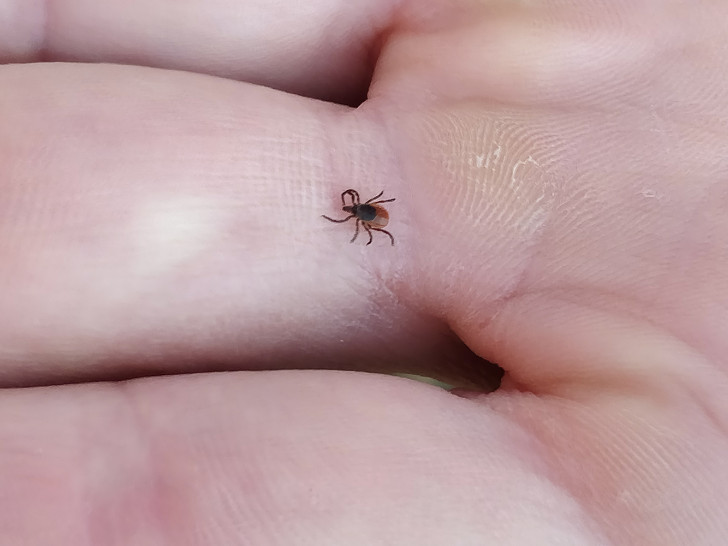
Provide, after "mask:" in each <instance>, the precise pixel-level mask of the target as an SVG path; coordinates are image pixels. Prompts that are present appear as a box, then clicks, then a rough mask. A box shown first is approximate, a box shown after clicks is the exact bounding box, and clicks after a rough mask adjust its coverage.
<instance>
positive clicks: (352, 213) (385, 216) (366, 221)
mask: <svg viewBox="0 0 728 546" xmlns="http://www.w3.org/2000/svg"><path fill="white" fill-rule="evenodd" d="M383 193H384V191H380V192H379V194H378V195H375V196H374V197H372V198H371V199H369V200H368V201H365V202H364V203H362V202H361V200H360V199H359V193H358V192H357V191H355V190H346V191H345V192H343V193H342V194H341V204H342V207H341V210H343V211H344V212H348V213H349V216H347V217H346V218H344V219H343V220H334V219H333V218H329V217H328V216H325V215H323V214H322V215H321V216H323V217H324V218H326V219H327V220H329V221H330V222H336V223H337V224H340V223H341V222H347V221H349V220H351V219H352V218H356V230H355V231H354V237H352V238H351V241H349V242H350V243H353V242H354V241H355V240H356V238H357V237H358V236H359V224H361V225H362V227H363V228H364V230H365V231H366V232H367V233H368V234H369V242H368V243H367V245H370V244H372V230H374V231H381V232H382V233H386V234H387V235H388V236H389V238H390V240H391V241H392V246H394V237H392V234H391V233H389V232H388V231H387V230H386V229H383V228H384V227H385V226H386V225H387V224H388V223H389V213H388V212H387V210H386V209H385V208H384V207H383V206H381V203H389V202H391V201H394V198H392V199H382V200H380V201H375V199H379V198H380V197H381V196H382V194H383ZM346 195H348V196H349V197H351V205H347V204H346V199H345V196H346Z"/></svg>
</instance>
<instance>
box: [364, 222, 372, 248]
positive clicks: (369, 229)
mask: <svg viewBox="0 0 728 546" xmlns="http://www.w3.org/2000/svg"><path fill="white" fill-rule="evenodd" d="M363 225H364V229H366V230H367V233H368V234H369V242H368V243H367V246H369V245H370V244H372V230H371V228H370V227H369V226H368V225H366V224H363Z"/></svg>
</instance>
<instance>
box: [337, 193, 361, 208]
mask: <svg viewBox="0 0 728 546" xmlns="http://www.w3.org/2000/svg"><path fill="white" fill-rule="evenodd" d="M345 195H351V202H352V204H354V205H358V204H359V203H360V202H361V201H360V199H359V192H358V191H356V190H346V191H345V192H343V193H342V194H341V205H342V206H346V201H345V200H344V196H345Z"/></svg>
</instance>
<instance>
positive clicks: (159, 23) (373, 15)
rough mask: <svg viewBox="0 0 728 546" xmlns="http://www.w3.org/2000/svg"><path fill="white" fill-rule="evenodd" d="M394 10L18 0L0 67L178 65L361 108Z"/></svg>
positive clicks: (345, 4)
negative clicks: (7, 64) (44, 62)
mask: <svg viewBox="0 0 728 546" xmlns="http://www.w3.org/2000/svg"><path fill="white" fill-rule="evenodd" d="M396 3H397V2H395V1H393V0H365V1H355V2H351V1H343V0H314V1H311V2H304V3H301V2H296V1H293V0H289V1H284V2H253V1H246V2H234V1H230V0H215V1H213V2H208V1H204V0H195V1H191V2H175V1H170V0H153V1H151V2H128V1H125V0H113V1H110V2H103V3H99V2H94V1H93V0H60V1H52V2H50V1H49V2H44V1H40V0H36V1H34V2H28V1H26V0H15V1H11V2H10V5H9V6H7V7H6V9H5V10H4V13H5V16H4V17H2V18H0V61H2V62H19V61H25V62H27V61H37V60H53V61H58V60H62V61H87V62H114V63H124V64H135V65H146V66H154V67H162V68H174V69H180V70H189V71H193V72H201V73H207V74H215V75H218V76H224V77H228V78H235V79H240V80H244V81H248V82H253V83H259V84H263V85H267V86H270V87H274V88H277V89H283V90H286V91H289V92H293V93H297V94H301V95H307V96H312V97H318V98H322V99H330V100H338V101H343V102H356V101H357V100H359V101H360V100H361V99H362V98H363V97H364V96H365V93H366V88H367V86H368V81H369V77H370V73H371V70H372V67H373V64H372V59H373V58H374V56H375V55H374V50H375V41H376V37H377V36H378V35H379V34H380V33H381V32H382V31H383V28H384V27H385V26H386V25H387V24H388V21H389V18H390V17H391V12H392V10H393V7H394V5H395V4H396Z"/></svg>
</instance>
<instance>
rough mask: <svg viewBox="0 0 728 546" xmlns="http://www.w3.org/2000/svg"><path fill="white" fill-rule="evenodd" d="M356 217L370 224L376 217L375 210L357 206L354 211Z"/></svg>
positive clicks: (370, 207)
mask: <svg viewBox="0 0 728 546" xmlns="http://www.w3.org/2000/svg"><path fill="white" fill-rule="evenodd" d="M356 216H357V217H358V218H359V219H360V220H363V221H365V222H371V221H372V220H374V219H375V218H376V217H377V209H375V208H374V207H373V206H371V205H359V207H358V208H357V209H356Z"/></svg>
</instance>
